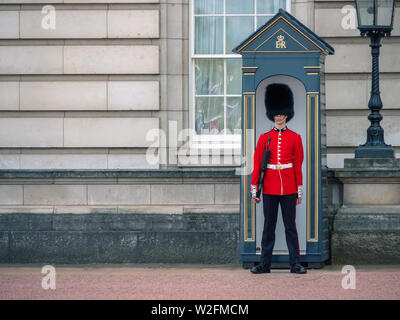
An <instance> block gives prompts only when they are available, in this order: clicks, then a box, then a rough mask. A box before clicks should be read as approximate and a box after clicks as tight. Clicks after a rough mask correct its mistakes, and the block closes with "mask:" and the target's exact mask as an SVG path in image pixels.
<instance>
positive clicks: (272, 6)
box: [257, 0, 286, 14]
mask: <svg viewBox="0 0 400 320" xmlns="http://www.w3.org/2000/svg"><path fill="white" fill-rule="evenodd" d="M279 8H283V9H286V0H257V13H273V14H275V13H277V12H278V10H279Z"/></svg>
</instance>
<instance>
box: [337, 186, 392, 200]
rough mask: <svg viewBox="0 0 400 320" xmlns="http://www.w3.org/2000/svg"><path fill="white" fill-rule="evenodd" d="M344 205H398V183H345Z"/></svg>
mask: <svg viewBox="0 0 400 320" xmlns="http://www.w3.org/2000/svg"><path fill="white" fill-rule="evenodd" d="M343 203H344V204H345V205H400V183H397V184H396V183H345V184H343Z"/></svg>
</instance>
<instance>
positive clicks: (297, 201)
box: [296, 198, 301, 206]
mask: <svg viewBox="0 0 400 320" xmlns="http://www.w3.org/2000/svg"><path fill="white" fill-rule="evenodd" d="M300 203H301V199H299V198H297V199H296V206H298V205H299V204H300Z"/></svg>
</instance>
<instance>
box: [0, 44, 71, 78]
mask: <svg viewBox="0 0 400 320" xmlns="http://www.w3.org/2000/svg"><path fill="white" fill-rule="evenodd" d="M62 73H63V47H62V46H55V45H48V46H40V45H39V46H34V45H32V46H23V45H21V46H12V45H10V46H4V45H3V46H0V74H62Z"/></svg>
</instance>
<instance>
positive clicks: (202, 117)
mask: <svg viewBox="0 0 400 320" xmlns="http://www.w3.org/2000/svg"><path fill="white" fill-rule="evenodd" d="M195 110H196V133H197V134H218V133H221V131H222V130H223V129H224V98H222V97H221V98H214V97H209V98H204V97H197V98H196V108H195Z"/></svg>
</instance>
